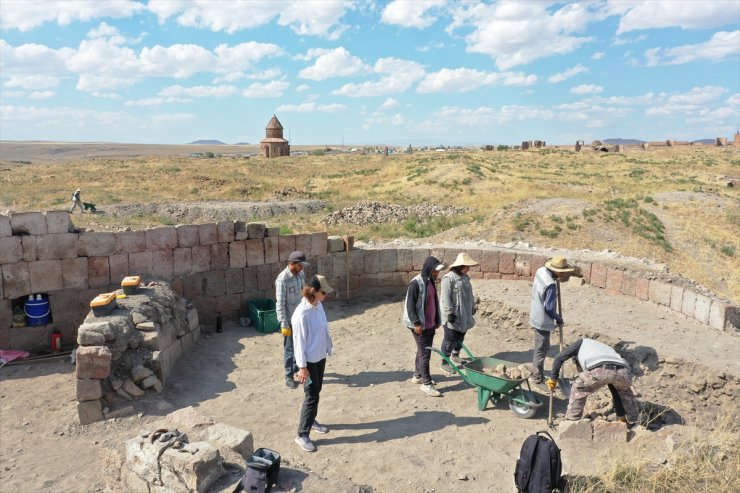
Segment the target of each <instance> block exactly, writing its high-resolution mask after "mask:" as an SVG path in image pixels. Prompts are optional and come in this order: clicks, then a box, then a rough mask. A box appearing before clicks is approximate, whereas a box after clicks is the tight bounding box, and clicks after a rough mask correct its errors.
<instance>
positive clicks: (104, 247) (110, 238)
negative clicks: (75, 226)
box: [77, 232, 116, 257]
mask: <svg viewBox="0 0 740 493" xmlns="http://www.w3.org/2000/svg"><path fill="white" fill-rule="evenodd" d="M115 246H116V237H115V235H114V234H113V233H105V232H103V233H96V232H93V233H84V234H81V235H79V236H78V237H77V254H78V255H79V256H80V257H106V256H108V255H113V252H114V251H115Z"/></svg>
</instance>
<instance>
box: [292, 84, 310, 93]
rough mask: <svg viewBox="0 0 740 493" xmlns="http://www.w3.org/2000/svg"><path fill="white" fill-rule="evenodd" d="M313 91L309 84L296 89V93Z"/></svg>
mask: <svg viewBox="0 0 740 493" xmlns="http://www.w3.org/2000/svg"><path fill="white" fill-rule="evenodd" d="M309 89H311V86H309V85H308V84H301V85H300V86H298V87H296V88H295V92H305V91H308V90H309Z"/></svg>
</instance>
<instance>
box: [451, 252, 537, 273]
mask: <svg viewBox="0 0 740 493" xmlns="http://www.w3.org/2000/svg"><path fill="white" fill-rule="evenodd" d="M531 263H532V257H531V255H527V254H522V253H517V254H516V260H515V261H514V274H516V275H517V276H520V277H529V276H530V274H529V273H530V264H531ZM445 265H449V264H445Z"/></svg>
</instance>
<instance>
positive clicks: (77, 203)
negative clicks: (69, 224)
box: [69, 188, 85, 214]
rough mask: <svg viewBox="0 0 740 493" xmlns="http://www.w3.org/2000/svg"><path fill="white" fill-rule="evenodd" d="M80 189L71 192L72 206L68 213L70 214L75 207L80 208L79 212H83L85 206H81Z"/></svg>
mask: <svg viewBox="0 0 740 493" xmlns="http://www.w3.org/2000/svg"><path fill="white" fill-rule="evenodd" d="M80 192H82V190H80V189H79V188H78V189H77V190H75V191H74V193H73V194H72V208H71V209H70V210H69V213H70V214H72V213H73V212H74V210H75V207H79V208H80V214H84V212H85V208H84V207H83V206H82V199H81V198H80Z"/></svg>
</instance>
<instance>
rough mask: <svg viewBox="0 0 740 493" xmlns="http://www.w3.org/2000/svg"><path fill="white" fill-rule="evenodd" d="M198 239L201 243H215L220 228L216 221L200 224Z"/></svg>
mask: <svg viewBox="0 0 740 493" xmlns="http://www.w3.org/2000/svg"><path fill="white" fill-rule="evenodd" d="M198 241H199V242H200V244H201V245H214V244H216V243H217V242H218V228H217V227H216V224H215V223H209V224H199V225H198Z"/></svg>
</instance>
